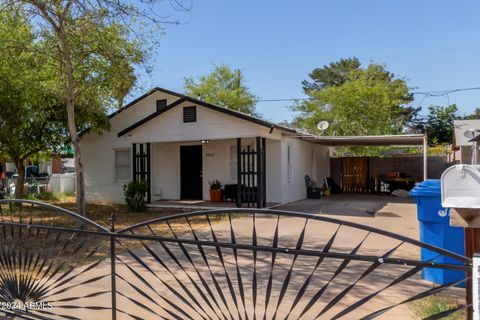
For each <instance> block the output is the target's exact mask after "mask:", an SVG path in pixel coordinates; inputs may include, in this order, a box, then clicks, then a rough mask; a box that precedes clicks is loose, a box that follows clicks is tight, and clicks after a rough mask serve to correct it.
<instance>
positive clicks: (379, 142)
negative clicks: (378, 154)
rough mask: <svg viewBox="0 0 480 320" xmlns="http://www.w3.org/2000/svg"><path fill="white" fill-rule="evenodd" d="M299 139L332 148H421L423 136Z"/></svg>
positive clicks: (305, 137)
mask: <svg viewBox="0 0 480 320" xmlns="http://www.w3.org/2000/svg"><path fill="white" fill-rule="evenodd" d="M298 137H299V138H300V139H302V140H305V141H309V142H314V143H318V144H322V145H326V146H332V147H351V146H423V144H424V138H425V135H423V134H400V135H378V136H309V135H304V136H298Z"/></svg>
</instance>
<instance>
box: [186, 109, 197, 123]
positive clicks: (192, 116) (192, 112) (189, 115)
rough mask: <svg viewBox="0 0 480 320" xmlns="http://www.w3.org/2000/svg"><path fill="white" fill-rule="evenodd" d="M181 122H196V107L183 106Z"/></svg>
mask: <svg viewBox="0 0 480 320" xmlns="http://www.w3.org/2000/svg"><path fill="white" fill-rule="evenodd" d="M183 122H185V123H186V122H197V107H196V106H192V107H185V108H183Z"/></svg>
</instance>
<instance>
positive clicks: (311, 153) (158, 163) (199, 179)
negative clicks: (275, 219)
mask: <svg viewBox="0 0 480 320" xmlns="http://www.w3.org/2000/svg"><path fill="white" fill-rule="evenodd" d="M110 123H111V130H110V131H108V132H101V133H98V132H93V131H92V132H86V133H85V134H83V135H82V137H81V149H82V157H83V162H84V166H85V186H86V193H87V197H88V200H89V201H109V202H115V203H123V202H124V196H123V186H124V185H125V184H126V183H128V182H129V181H131V180H133V179H135V180H139V179H143V180H146V181H148V182H149V186H150V191H149V192H148V197H147V198H148V201H150V202H155V201H157V200H161V199H172V200H176V199H199V200H202V199H203V200H209V181H212V180H220V181H221V182H222V183H223V185H225V186H226V188H227V190H225V193H230V197H233V198H234V199H233V200H235V201H236V203H237V206H238V205H241V203H243V202H252V203H254V204H256V206H259V207H265V206H266V203H286V202H291V201H296V200H299V199H304V198H306V195H307V190H306V186H305V175H307V174H308V175H309V176H310V177H311V178H313V179H315V180H317V181H323V179H324V177H326V176H328V175H329V172H330V168H329V165H330V147H329V146H328V145H327V144H319V143H317V142H316V141H314V140H311V141H310V140H307V139H304V138H305V135H304V134H301V133H299V132H297V131H295V130H292V129H291V128H288V127H285V126H281V125H278V124H275V123H272V122H269V121H265V120H263V119H259V118H257V117H253V116H250V115H247V114H244V113H241V112H237V111H233V110H230V109H226V108H223V107H219V106H216V105H213V104H210V103H207V102H204V101H201V100H198V99H194V98H192V97H188V96H185V95H182V94H179V93H176V92H172V91H169V90H165V89H162V88H155V89H153V90H151V91H149V92H148V93H146V94H144V95H143V96H141V97H139V98H138V99H136V100H134V101H132V102H131V103H129V104H128V105H126V106H124V107H123V108H122V109H121V110H118V111H117V112H114V113H113V114H111V115H110Z"/></svg>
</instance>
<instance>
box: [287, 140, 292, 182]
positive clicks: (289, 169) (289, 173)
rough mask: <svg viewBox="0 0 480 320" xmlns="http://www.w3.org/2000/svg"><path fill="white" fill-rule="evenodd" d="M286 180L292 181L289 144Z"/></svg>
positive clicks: (288, 148)
mask: <svg viewBox="0 0 480 320" xmlns="http://www.w3.org/2000/svg"><path fill="white" fill-rule="evenodd" d="M287 180H288V183H292V153H291V148H290V146H287Z"/></svg>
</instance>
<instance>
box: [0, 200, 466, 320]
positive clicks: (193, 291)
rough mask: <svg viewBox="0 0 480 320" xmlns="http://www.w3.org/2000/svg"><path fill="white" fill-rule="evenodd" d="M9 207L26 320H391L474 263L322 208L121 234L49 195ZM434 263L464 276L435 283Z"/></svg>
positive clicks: (15, 304)
mask: <svg viewBox="0 0 480 320" xmlns="http://www.w3.org/2000/svg"><path fill="white" fill-rule="evenodd" d="M0 209H1V212H0V213H1V214H0V217H1V219H0V239H1V240H0V241H1V242H0V304H2V305H0V307H2V306H8V308H5V307H4V308H3V310H0V311H3V313H6V314H9V315H16V316H17V317H18V316H20V317H21V318H25V319H264V320H267V319H374V318H385V319H389V314H390V312H392V311H394V310H401V312H403V311H404V312H408V308H407V307H406V304H408V303H409V302H414V301H417V300H420V299H423V298H425V297H428V296H431V295H434V294H438V293H440V292H442V291H444V290H448V294H449V295H451V296H452V297H455V295H459V296H460V297H461V295H462V290H461V289H457V288H455V286H457V285H461V284H462V283H464V282H465V281H466V278H465V277H464V276H463V275H464V273H465V272H470V271H471V260H470V259H468V258H465V257H463V256H460V255H457V254H455V253H452V252H448V251H445V250H442V249H440V248H436V247H433V246H430V245H428V244H425V243H421V242H418V241H416V240H412V239H409V238H406V237H403V236H401V235H397V234H392V233H389V232H386V231H383V230H379V229H375V228H371V227H368V226H364V225H360V224H355V223H351V222H348V221H345V220H337V219H332V218H328V217H325V216H321V215H311V214H304V213H296V212H286V211H276V210H260V209H225V210H212V211H202V212H190V213H184V214H178V215H173V216H169V217H161V218H158V219H154V220H151V221H146V222H143V223H140V224H137V225H134V226H132V227H129V228H125V229H122V230H118V231H115V228H114V226H113V225H112V228H111V230H108V229H106V228H103V227H101V226H100V225H98V224H96V223H95V222H93V221H90V220H88V219H85V218H83V217H80V216H78V215H76V214H75V213H73V212H70V211H67V210H64V209H61V208H58V207H54V206H50V205H46V204H42V203H39V202H33V201H20V200H1V201H0ZM420 250H429V251H431V253H434V254H433V255H432V256H434V258H433V259H432V260H430V261H426V262H422V261H420V260H418V258H417V257H418V256H419V251H420ZM428 268H438V269H444V270H453V271H455V272H458V273H459V275H460V278H461V279H459V280H458V281H454V282H451V283H448V284H445V285H439V286H435V287H433V288H432V285H431V284H429V283H427V282H425V281H423V280H420V277H419V273H420V272H422V271H423V270H427V269H428ZM23 306H27V309H25V308H24V307H23ZM28 307H29V308H28ZM468 307H470V306H468V305H467V306H464V305H462V306H458V307H453V308H452V309H451V310H447V311H444V312H441V313H439V314H437V315H435V316H431V317H429V318H428V319H440V318H442V317H446V316H448V315H451V314H453V313H455V312H461V311H462V310H464V309H466V308H468ZM402 308H403V309H402Z"/></svg>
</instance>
